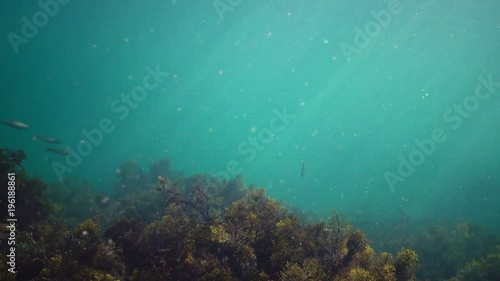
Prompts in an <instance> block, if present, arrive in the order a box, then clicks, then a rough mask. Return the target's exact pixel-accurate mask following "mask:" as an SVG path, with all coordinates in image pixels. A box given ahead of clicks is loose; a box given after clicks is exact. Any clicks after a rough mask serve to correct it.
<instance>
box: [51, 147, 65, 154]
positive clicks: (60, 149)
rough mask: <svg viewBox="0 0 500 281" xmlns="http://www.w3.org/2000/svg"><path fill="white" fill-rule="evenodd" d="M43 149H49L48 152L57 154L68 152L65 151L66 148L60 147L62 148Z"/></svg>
mask: <svg viewBox="0 0 500 281" xmlns="http://www.w3.org/2000/svg"><path fill="white" fill-rule="evenodd" d="M45 150H46V151H50V152H52V153H55V154H59V155H68V154H69V151H67V150H66V149H62V148H51V147H48V148H46V149H45Z"/></svg>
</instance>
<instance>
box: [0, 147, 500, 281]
mask: <svg viewBox="0 0 500 281" xmlns="http://www.w3.org/2000/svg"><path fill="white" fill-rule="evenodd" d="M0 152H1V153H0V171H1V172H2V174H6V173H7V172H12V171H15V172H16V174H17V182H18V183H19V185H18V186H19V190H18V191H19V195H18V197H17V198H19V201H18V202H16V204H17V205H16V207H17V208H18V209H19V216H18V219H19V221H20V222H21V221H22V227H21V224H19V225H20V227H19V229H18V230H17V232H16V239H17V241H19V243H18V244H17V245H16V247H17V248H16V273H15V274H12V273H9V272H8V271H7V257H6V255H0V280H56V281H57V280H61V281H66V280H110V281H111V280H141V281H142V280H222V281H223V280H332V281H341V280H346V281H357V280H389V281H402V280H417V275H416V274H417V272H419V274H422V272H427V271H425V270H427V269H425V268H424V266H425V265H428V264H429V262H428V261H426V260H423V259H422V257H425V258H428V257H427V255H428V253H426V252H425V251H421V253H422V254H421V255H420V254H419V253H418V250H417V248H418V249H421V247H422V246H425V245H420V243H424V244H425V243H430V244H431V245H430V246H429V247H436V244H432V243H431V242H432V241H434V240H435V239H437V238H435V237H433V236H432V235H433V233H434V231H433V230H432V229H430V230H427V232H429V234H428V236H421V237H422V238H420V240H418V239H417V238H415V240H414V241H415V243H414V244H413V245H414V246H416V247H415V250H413V248H412V247H408V245H406V244H405V245H402V246H401V247H400V248H399V249H398V250H397V251H395V252H394V253H392V254H391V253H388V252H382V253H379V254H377V253H376V252H375V250H374V249H373V247H372V245H371V242H370V241H369V239H368V238H367V236H366V235H365V233H364V232H363V231H361V230H360V229H357V228H356V227H354V226H353V225H351V224H350V223H349V222H348V221H347V219H346V217H345V216H344V215H343V214H340V213H338V212H336V211H333V212H332V214H331V216H330V218H329V219H328V220H327V221H324V222H323V221H322V222H316V223H305V222H303V221H302V220H300V219H299V217H298V216H297V215H295V213H294V212H292V211H290V209H289V208H287V207H285V206H284V205H283V204H281V203H280V202H278V201H276V200H274V199H272V198H269V197H268V196H266V193H265V190H264V189H260V188H248V187H246V186H245V185H244V184H243V180H242V178H241V177H236V178H234V179H232V180H228V181H224V180H220V179H218V178H215V177H210V176H207V175H203V174H199V175H194V176H185V175H184V174H183V173H181V172H177V171H173V170H172V169H171V165H170V162H169V160H160V161H158V162H155V163H152V164H151V165H150V166H149V170H148V171H144V170H143V169H142V168H141V167H140V166H139V165H138V164H137V163H135V162H133V161H129V162H127V163H125V164H124V165H122V166H121V167H119V169H117V179H116V181H115V183H114V184H113V186H112V188H111V189H110V190H111V191H109V192H108V193H104V192H102V191H100V190H97V189H96V188H94V187H92V185H91V184H90V183H88V182H84V181H81V180H78V179H66V180H65V181H63V182H62V183H58V184H51V185H47V184H45V183H43V182H42V181H40V180H36V179H31V178H30V177H29V176H28V175H27V173H26V172H25V171H24V170H23V168H22V160H23V159H24V158H25V155H24V154H23V153H22V152H21V151H10V150H8V149H2V150H0ZM2 181H5V180H4V179H2ZM5 186H7V185H6V183H5V182H3V185H2V187H5ZM2 194H6V192H3V193H2ZM5 202H6V201H5V200H4V198H2V202H1V205H2V206H1V207H2V208H4V207H5ZM463 228H465V227H463ZM473 232H474V231H472V232H471V231H469V232H468V235H472V233H473ZM474 233H475V232H474ZM1 235H2V243H0V248H1V249H0V250H1V251H2V252H3V253H6V252H7V251H8V247H9V246H8V245H7V244H6V243H3V241H4V239H5V237H6V235H8V233H6V232H5V231H4V230H3V229H2V232H1ZM483 238H484V237H483ZM400 239H403V238H400ZM446 239H450V238H449V237H446ZM21 242H22V243H21ZM455 242H456V241H455V240H451V242H450V243H451V244H453V243H455ZM436 243H437V242H436ZM394 244H397V243H394ZM460 249H462V248H460ZM455 254H460V253H459V252H457V253H454V254H453V255H455ZM499 257H500V252H499V248H496V252H495V253H491V254H490V255H486V256H484V257H478V258H477V259H476V260H469V261H467V262H468V263H467V262H464V263H463V264H461V265H460V267H459V268H457V270H456V271H455V272H453V274H452V275H451V276H450V278H452V277H453V279H450V280H453V281H458V280H498V278H496V277H498V270H499V268H500V267H499V266H498V264H499ZM428 272H431V273H432V274H434V275H435V276H437V274H438V273H436V272H435V271H434V269H433V267H432V266H431V267H429V271H428ZM431 273H429V275H427V276H431ZM495 274H496V275H495ZM478 276H480V279H477V278H478ZM474 278H476V279H474ZM491 278H494V279H491ZM495 278H496V279H495ZM428 280H441V279H437V278H433V277H432V276H431V277H429V279H428Z"/></svg>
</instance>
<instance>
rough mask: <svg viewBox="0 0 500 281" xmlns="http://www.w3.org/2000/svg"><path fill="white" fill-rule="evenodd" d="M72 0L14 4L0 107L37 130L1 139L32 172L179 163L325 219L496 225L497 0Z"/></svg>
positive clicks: (0, 130) (111, 171)
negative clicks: (19, 152)
mask: <svg viewBox="0 0 500 281" xmlns="http://www.w3.org/2000/svg"><path fill="white" fill-rule="evenodd" d="M66 2H67V3H66ZM66 2H65V1H62V0H61V1H59V2H58V4H57V8H56V7H55V6H51V7H49V8H47V9H49V10H48V11H50V14H51V15H49V16H46V22H43V21H44V18H43V15H41V14H40V11H44V10H43V8H42V7H41V6H40V5H39V4H36V2H34V1H10V2H9V8H8V9H2V16H1V21H2V24H1V27H0V28H1V33H2V34H4V37H3V38H4V39H3V40H2V41H1V43H0V48H1V52H0V54H1V60H2V64H1V66H0V67H1V70H2V75H1V76H0V77H1V80H2V85H3V89H2V94H1V95H2V102H1V103H0V119H2V120H17V121H20V122H23V123H26V124H28V125H29V127H30V128H29V129H26V130H16V129H13V128H10V127H8V126H2V127H0V134H1V136H2V137H1V140H0V146H2V147H10V148H14V149H23V150H24V151H25V152H26V153H27V155H28V157H29V158H28V160H27V161H26V163H25V164H26V168H27V170H28V171H29V172H30V173H31V174H34V175H38V176H40V177H42V178H43V179H45V180H47V181H49V182H54V181H58V180H59V179H61V178H65V177H80V178H83V179H86V180H90V181H92V182H93V183H94V184H95V185H96V186H99V187H100V188H102V189H107V188H109V186H110V184H111V183H112V182H113V180H114V179H115V178H116V175H115V174H116V170H117V168H118V167H119V166H120V165H122V164H123V163H124V162H125V161H127V160H129V159H130V160H135V161H137V162H139V163H140V164H141V165H142V166H144V167H147V165H148V164H149V163H151V162H153V161H156V160H158V159H161V158H170V159H171V160H172V163H173V167H174V168H175V169H177V170H182V171H184V172H185V173H186V174H194V173H200V172H202V173H208V174H213V175H216V176H221V177H228V176H231V177H232V176H234V175H236V174H239V173H241V174H243V175H244V178H245V182H246V183H247V184H249V185H250V184H254V185H256V186H259V187H265V188H266V189H267V192H268V194H269V195H271V196H272V197H274V198H277V199H279V200H282V201H283V202H285V203H286V204H289V205H292V206H296V207H300V208H301V209H303V210H305V211H308V212H313V213H316V214H318V215H319V216H324V215H327V214H329V213H330V211H331V210H332V209H334V208H335V209H337V210H341V211H343V212H345V213H347V214H349V217H350V219H351V220H353V221H365V220H371V221H375V222H378V221H384V220H387V219H389V218H390V217H398V216H400V213H401V212H404V214H405V215H407V216H411V217H416V218H425V217H436V218H438V219H445V220H457V221H458V220H461V219H464V218H467V219H469V220H471V221H477V222H486V223H489V224H491V225H492V226H498V221H499V220H498V214H499V211H500V208H499V207H498V206H499V204H498V201H499V197H500V193H499V192H498V190H499V186H498V183H499V182H500V170H499V169H500V168H499V167H500V160H499V157H498V155H500V145H499V142H498V140H499V139H500V131H499V129H500V126H499V124H500V122H499V121H498V120H499V119H500V111H499V108H500V85H499V82H500V64H499V59H500V55H499V54H500V51H499V50H500V47H499V44H500V21H499V17H498V13H497V12H496V11H498V9H499V7H500V5H499V3H498V2H497V1H479V2H477V1H476V2H470V1H439V2H438V1H401V3H399V2H396V1H389V2H387V1H372V2H370V3H369V4H368V3H366V2H365V1H359V0H358V1H258V2H255V1H239V2H238V1H233V2H231V3H233V4H234V5H233V6H231V5H229V4H225V5H226V6H224V5H222V4H220V3H226V2H225V1H221V2H219V4H217V5H214V2H212V1H204V2H202V1H196V2H195V1H146V2H144V1H142V2H140V1H129V2H132V3H129V2H127V3H124V2H123V1H85V2H81V1H66ZM53 3H56V2H53ZM216 3H217V2H216ZM37 13H38V14H37ZM47 13H48V12H45V15H47ZM36 15H38V16H36ZM387 15H389V16H387ZM34 16H35V17H34ZM23 17H26V21H24V20H23ZM27 22H29V23H27ZM34 22H38V23H39V27H38V28H36V26H35V28H36V31H34V29H33V28H31V29H30V27H29V26H28V25H30V24H33V23H34ZM44 23H45V24H44ZM13 34H15V35H13ZM23 34H24V35H23ZM26 35H28V36H26ZM20 38H21V39H20ZM152 72H156V76H155V75H152V74H151V73H152ZM155 78H156V79H155ZM144 79H146V80H144ZM488 80H491V81H493V82H491V81H490V82H485V81H488ZM144 81H146V83H145V82H144ZM496 81H498V82H496ZM485 85H486V86H485ZM145 86H146V87H147V88H150V90H144V89H145ZM478 87H479V90H477V89H478ZM134 94H135V95H136V98H135V99H134V97H133V95H134ZM122 95H125V96H129V97H131V100H128V101H127V100H126V99H124V100H122ZM101 122H104V123H103V124H101ZM102 125H103V126H102ZM84 131H86V132H89V133H85V132H84ZM105 131H106V132H105ZM89 134H90V135H92V137H90V138H89V137H88V135H89ZM33 135H42V136H51V137H55V138H57V139H61V140H63V142H64V143H63V144H59V145H53V144H45V143H43V142H40V141H34V140H33V139H32V136H33ZM101 135H102V137H101ZM419 143H420V145H418V144H419ZM47 147H57V148H61V149H66V150H67V151H74V153H76V154H77V156H78V157H79V158H81V159H80V160H79V161H77V160H75V159H74V158H71V157H70V158H71V159H69V160H68V159H67V156H64V155H57V154H54V153H51V152H48V151H46V150H45V148H47ZM77 156H74V155H73V157H77ZM412 157H413V158H412ZM410 158H411V159H410ZM402 159H403V160H402ZM406 161H408V162H406ZM401 163H403V164H401ZM400 165H402V166H401V167H402V168H401V169H400V171H398V169H399V168H400V167H399V166H400Z"/></svg>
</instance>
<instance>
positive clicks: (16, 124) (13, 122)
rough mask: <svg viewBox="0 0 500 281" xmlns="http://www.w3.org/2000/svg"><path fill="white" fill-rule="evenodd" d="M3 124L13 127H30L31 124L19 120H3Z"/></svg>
mask: <svg viewBox="0 0 500 281" xmlns="http://www.w3.org/2000/svg"><path fill="white" fill-rule="evenodd" d="M1 122H2V124H4V125H7V126H9V127H12V128H14V129H28V128H29V127H30V126H28V125H26V124H24V123H23V122H19V121H1Z"/></svg>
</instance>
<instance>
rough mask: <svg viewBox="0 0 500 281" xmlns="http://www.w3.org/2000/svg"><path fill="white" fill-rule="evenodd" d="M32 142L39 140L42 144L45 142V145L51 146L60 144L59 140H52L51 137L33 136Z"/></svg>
mask: <svg viewBox="0 0 500 281" xmlns="http://www.w3.org/2000/svg"><path fill="white" fill-rule="evenodd" d="M33 140H39V141H43V142H46V143H52V144H58V143H62V141H61V140H58V139H56V138H53V137H44V136H33Z"/></svg>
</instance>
